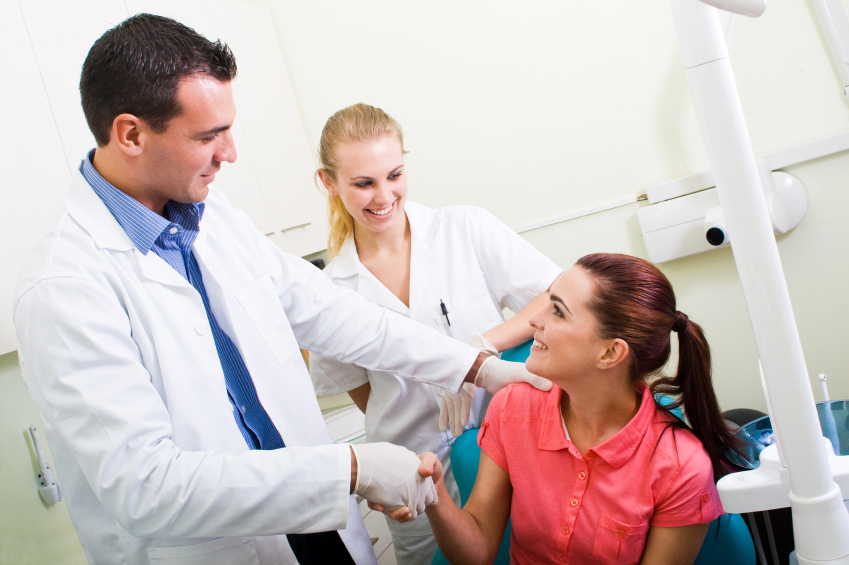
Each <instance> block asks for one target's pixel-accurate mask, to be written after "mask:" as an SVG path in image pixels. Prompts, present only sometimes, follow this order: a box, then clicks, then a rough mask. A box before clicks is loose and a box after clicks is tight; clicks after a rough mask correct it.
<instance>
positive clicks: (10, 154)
mask: <svg viewBox="0 0 849 565" xmlns="http://www.w3.org/2000/svg"><path fill="white" fill-rule="evenodd" d="M0 37H2V38H3V41H4V42H5V43H6V45H7V46H9V49H8V52H7V56H6V60H5V69H4V71H3V72H4V75H5V77H6V79H5V80H7V81H8V82H7V83H4V88H0V108H2V111H0V132H2V136H0V169H2V171H3V180H2V182H0V241H2V246H0V354H3V353H8V352H9V351H13V350H15V349H17V344H16V339H15V328H14V326H13V325H12V296H13V294H14V289H15V282H16V280H17V278H18V273H19V272H20V270H21V267H22V266H23V264H24V260H25V259H26V257H27V255H28V254H29V252H30V249H31V248H32V246H33V245H34V244H35V241H36V240H37V238H38V237H40V236H41V235H42V233H43V231H44V228H45V226H46V225H47V223H48V222H49V221H50V219H51V218H52V217H54V216H55V215H56V213H57V211H58V210H59V208H60V207H61V206H62V199H63V197H64V194H65V189H66V187H67V182H68V175H69V173H70V169H69V168H68V162H67V160H66V159H65V154H64V152H63V150H62V140H61V139H60V137H59V131H58V129H57V127H56V122H54V120H53V112H52V111H51V107H50V101H49V100H48V98H47V94H46V93H45V91H44V85H43V83H42V81H41V76H40V74H39V68H38V63H37V62H36V59H35V54H34V53H33V50H32V47H31V46H30V41H29V37H28V35H27V27H26V23H25V22H24V17H23V14H22V13H21V9H20V7H19V5H18V2H17V0H0Z"/></svg>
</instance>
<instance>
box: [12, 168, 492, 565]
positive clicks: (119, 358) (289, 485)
mask: <svg viewBox="0 0 849 565" xmlns="http://www.w3.org/2000/svg"><path fill="white" fill-rule="evenodd" d="M193 251H194V253H195V257H196V258H197V260H198V263H199V265H200V269H201V272H202V274H203V280H204V286H205V287H206V291H207V293H208V295H209V300H210V304H211V307H212V310H213V312H214V314H215V316H216V318H217V320H218V322H219V324H220V325H221V327H222V329H223V330H224V331H225V332H226V333H227V334H228V335H229V336H230V337H231V338H232V339H233V341H234V343H235V344H236V346H237V347H238V348H239V351H240V352H241V354H242V357H243V358H244V360H245V363H246V365H247V367H248V370H249V371H250V373H251V376H252V378H253V381H254V383H255V385H256V390H257V394H258V396H259V399H260V401H261V402H262V404H263V406H264V407H265V409H266V412H267V413H268V415H269V416H270V418H271V420H272V421H273V422H274V424H275V426H276V427H277V429H278V430H279V431H280V434H281V436H282V437H283V440H284V441H285V442H286V445H287V447H286V448H285V449H280V450H275V451H249V450H248V447H247V445H246V443H245V440H244V439H243V438H242V436H241V434H240V433H239V430H238V428H237V426H236V423H235V420H234V417H233V414H232V412H231V409H230V403H229V401H228V397H227V391H226V388H225V383H224V374H223V372H222V370H221V365H220V362H219V358H218V355H217V352H216V349H215V343H214V341H213V338H212V332H211V330H210V328H209V325H208V322H207V317H206V313H205V310H204V307H203V303H202V302H201V299H200V296H199V295H198V293H197V292H196V291H195V290H194V288H193V287H192V286H191V285H190V284H189V283H188V282H187V281H186V280H185V279H184V278H183V277H181V276H180V275H179V274H178V273H177V272H176V271H175V270H174V269H173V268H171V267H170V266H169V265H168V264H167V263H165V262H164V261H163V260H162V259H160V258H159V257H158V256H157V255H155V254H154V253H148V254H147V255H142V254H141V253H140V252H139V251H138V250H136V249H135V248H134V246H133V244H132V242H131V241H130V239H129V237H128V236H127V235H126V233H125V232H124V231H123V229H122V228H121V226H120V225H119V224H118V223H117V221H116V220H115V219H114V217H113V216H112V215H111V213H110V212H109V211H108V209H107V208H106V206H105V205H104V204H103V202H102V201H101V200H100V199H99V198H98V197H97V195H96V194H95V193H94V192H93V191H92V190H91V188H90V187H89V186H88V184H87V183H86V182H85V180H84V179H83V178H82V175H81V174H80V173H79V172H78V171H75V172H74V175H73V178H72V182H71V190H70V192H69V194H68V198H67V203H66V210H64V211H63V212H62V214H61V215H60V217H58V218H57V220H56V221H55V222H54V223H53V228H52V230H51V232H50V233H49V234H48V235H47V237H45V239H43V240H42V242H41V244H40V245H39V246H38V248H37V249H36V250H35V252H34V253H33V255H32V256H31V257H30V259H29V260H28V262H27V264H26V267H25V269H24V271H23V273H22V275H21V278H20V279H19V282H18V287H17V291H16V297H17V298H16V303H15V321H16V329H17V334H18V341H19V356H20V364H21V367H22V371H23V376H24V380H25V382H26V383H27V386H28V388H29V390H30V393H31V394H32V396H33V399H34V400H35V402H36V404H37V406H38V408H39V410H40V412H41V414H42V418H43V420H44V428H45V431H46V433H47V436H48V440H49V442H50V445H51V448H52V451H53V456H54V459H55V463H56V467H57V470H58V471H59V474H60V480H61V481H62V490H63V494H64V495H65V497H66V500H67V504H68V509H69V512H70V514H71V517H72V519H73V521H74V524H75V526H76V528H77V532H78V534H79V537H80V540H81V541H82V543H83V547H84V548H85V549H86V554H87V557H88V560H89V562H90V563H91V565H96V564H100V563H104V564H113V563H128V564H136V563H148V562H150V561H152V560H154V559H155V560H156V562H157V563H167V564H178V563H180V564H187V563H201V562H202V563H204V564H214V563H227V564H228V565H239V564H258V563H262V564H294V563H295V559H294V555H293V554H292V552H291V550H290V549H289V546H288V543H287V541H286V539H285V537H283V536H279V535H278V534H282V533H293V532H319V531H326V530H335V529H340V528H345V527H346V525H347V530H345V531H343V532H341V534H342V537H343V540H344V541H345V542H346V544H347V546H348V548H349V550H350V551H351V553H352V555H353V556H354V557H355V559H356V561H357V563H358V564H364V563H374V554H373V553H372V550H371V544H370V542H369V537H368V535H367V533H366V530H365V527H364V526H363V523H362V520H361V518H360V515H359V512H358V509H357V505H356V504H355V502H354V501H353V499H352V497H350V496H349V495H348V491H349V488H350V451H349V449H350V448H349V447H348V446H347V445H333V444H332V442H331V439H330V435H329V433H328V432H327V429H326V427H325V425H324V421H323V419H322V417H321V414H320V411H319V408H318V403H317V401H316V398H315V392H314V390H313V387H312V383H311V381H310V379H309V376H308V374H307V371H306V367H305V366H304V363H303V360H302V358H301V355H300V353H299V351H298V347H299V344H300V346H301V347H304V348H309V349H311V350H314V351H318V352H321V353H324V354H327V355H333V356H339V358H340V359H342V360H344V361H346V362H357V363H360V364H362V365H364V366H367V367H382V368H385V369H389V370H392V371H395V372H398V373H400V374H405V375H411V374H416V375H428V378H429V379H430V380H431V381H432V382H433V383H434V384H435V385H437V386H440V387H443V388H446V389H449V390H452V391H453V392H456V391H457V390H458V389H459V387H460V383H461V381H462V379H463V377H464V376H465V374H466V372H467V371H468V368H469V367H470V366H471V364H472V361H473V360H474V358H475V357H476V355H477V352H476V351H475V350H473V349H472V348H470V347H468V346H466V345H464V344H462V343H460V342H457V341H456V340H449V339H444V338H443V337H441V336H439V335H437V334H436V333H435V332H432V331H428V330H426V329H425V328H422V327H421V326H420V325H418V324H411V323H410V322H409V321H407V320H403V319H402V318H401V317H400V316H396V315H395V314H392V313H389V312H386V311H385V310H384V309H382V308H380V307H378V306H376V305H374V304H372V303H370V302H368V301H367V300H364V299H363V298H362V297H360V296H358V295H357V294H356V293H353V292H350V291H348V290H346V289H343V288H341V287H338V286H336V285H333V284H332V283H331V282H330V281H329V280H328V279H327V277H326V276H324V275H323V274H322V273H321V272H320V271H318V270H317V269H315V268H314V267H313V266H312V265H310V264H309V263H307V262H305V261H303V260H301V259H298V258H296V257H292V256H289V255H287V254H285V253H283V252H281V251H280V250H279V249H277V247H276V246H275V245H274V244H273V243H271V242H270V241H269V240H268V238H266V237H265V236H263V235H262V234H261V233H260V232H258V231H257V230H256V229H255V228H254V227H253V225H252V224H251V223H250V221H249V220H248V219H247V217H246V216H245V215H244V214H243V213H242V212H239V211H237V210H235V209H233V208H231V207H230V206H229V204H228V203H227V202H226V199H225V198H224V196H223V195H222V194H221V193H220V192H217V191H215V190H213V191H212V192H211V193H210V196H209V198H208V199H207V201H206V210H205V213H204V217H203V221H202V222H201V227H200V233H199V235H198V237H197V240H196V242H195V244H194V247H193ZM408 343H415V344H416V345H417V346H416V347H415V348H408V347H405V346H404V345H405V344H408ZM256 536H262V537H256Z"/></svg>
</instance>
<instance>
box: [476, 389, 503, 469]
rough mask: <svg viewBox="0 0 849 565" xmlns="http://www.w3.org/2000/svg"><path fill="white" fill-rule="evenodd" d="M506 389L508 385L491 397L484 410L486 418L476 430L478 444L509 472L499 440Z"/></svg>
mask: <svg viewBox="0 0 849 565" xmlns="http://www.w3.org/2000/svg"><path fill="white" fill-rule="evenodd" d="M508 389H509V387H508V388H505V389H502V390H500V391H498V392H497V393H496V394H495V396H493V397H492V400H491V401H490V403H489V407H488V408H487V410H486V418H484V421H483V424H481V429H480V431H479V432H478V445H479V446H480V448H481V449H482V450H483V451H485V452H486V454H487V455H489V456H490V457H491V458H492V460H493V461H495V462H496V463H497V464H498V466H499V467H501V468H502V469H504V470H505V471H506V472H507V473H510V468H509V466H508V465H507V456H506V453H505V451H504V445H503V444H502V442H501V419H502V415H503V412H504V405H505V403H506V401H507V398H508V395H509V393H510V391H509V390H508Z"/></svg>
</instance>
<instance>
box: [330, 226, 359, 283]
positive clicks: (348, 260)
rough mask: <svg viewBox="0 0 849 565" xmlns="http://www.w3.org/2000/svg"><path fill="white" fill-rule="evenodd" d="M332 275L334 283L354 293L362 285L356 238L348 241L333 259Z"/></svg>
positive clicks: (350, 238)
mask: <svg viewBox="0 0 849 565" xmlns="http://www.w3.org/2000/svg"><path fill="white" fill-rule="evenodd" d="M331 269H332V273H328V274H329V275H330V276H332V278H333V282H334V283H336V284H338V285H339V286H344V287H345V288H348V289H350V290H353V291H355V292H356V291H357V289H358V288H359V283H360V258H359V256H358V255H357V246H356V244H354V238H353V237H351V236H348V239H346V240H345V242H344V243H343V244H342V247H340V248H339V253H338V254H337V255H336V257H334V258H333V263H332V267H331Z"/></svg>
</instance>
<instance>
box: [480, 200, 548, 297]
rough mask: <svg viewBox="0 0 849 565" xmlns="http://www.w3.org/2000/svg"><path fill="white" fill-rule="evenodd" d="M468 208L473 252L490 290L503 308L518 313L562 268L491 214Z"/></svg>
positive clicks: (544, 289) (546, 286)
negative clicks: (471, 218) (474, 248)
mask: <svg viewBox="0 0 849 565" xmlns="http://www.w3.org/2000/svg"><path fill="white" fill-rule="evenodd" d="M470 208H471V210H473V215H474V219H475V222H474V225H475V227H476V230H475V232H474V233H475V246H476V247H477V249H476V251H477V254H478V259H479V261H480V263H481V265H480V266H481V270H482V271H483V273H484V276H485V277H486V281H487V284H488V285H489V288H490V291H491V292H492V294H493V295H494V296H495V298H496V299H497V300H498V304H499V305H500V306H501V307H502V308H504V307H505V306H506V307H507V308H510V309H511V310H512V311H514V312H518V311H520V310H521V309H522V308H524V307H525V306H527V305H528V304H529V303H530V302H531V301H532V300H533V299H534V298H536V297H537V296H539V295H540V294H542V293H543V292H545V291H546V290H547V289H548V287H549V286H551V283H553V282H554V280H555V279H556V278H557V277H558V276H559V275H560V273H562V272H563V269H561V268H560V267H558V266H557V265H555V264H554V262H553V261H552V260H551V259H549V258H548V257H546V256H545V255H543V254H542V253H541V252H540V251H539V250H538V249H537V248H536V247H534V246H533V245H531V244H530V243H528V242H527V241H526V240H525V239H523V238H522V237H521V236H520V235H519V234H517V233H516V232H515V231H513V230H511V229H510V228H509V227H507V226H506V225H505V224H504V223H503V222H502V221H501V220H499V219H498V218H496V217H495V216H493V215H492V214H491V213H490V212H488V211H486V210H484V209H483V208H476V207H470Z"/></svg>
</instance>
